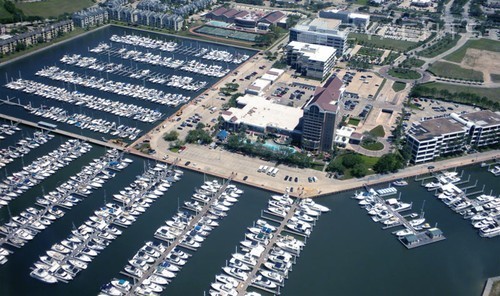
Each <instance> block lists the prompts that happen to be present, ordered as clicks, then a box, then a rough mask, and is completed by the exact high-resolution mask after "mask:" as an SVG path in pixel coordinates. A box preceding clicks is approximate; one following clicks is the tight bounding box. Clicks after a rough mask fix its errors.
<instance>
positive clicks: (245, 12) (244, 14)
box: [234, 10, 248, 18]
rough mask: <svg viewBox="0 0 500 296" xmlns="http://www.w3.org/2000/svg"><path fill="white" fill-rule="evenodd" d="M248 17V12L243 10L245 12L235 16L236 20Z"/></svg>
mask: <svg viewBox="0 0 500 296" xmlns="http://www.w3.org/2000/svg"><path fill="white" fill-rule="evenodd" d="M246 15H248V11H245V10H243V11H240V12H238V13H237V14H235V15H234V18H239V17H244V16H246Z"/></svg>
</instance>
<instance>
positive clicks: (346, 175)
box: [332, 153, 379, 180]
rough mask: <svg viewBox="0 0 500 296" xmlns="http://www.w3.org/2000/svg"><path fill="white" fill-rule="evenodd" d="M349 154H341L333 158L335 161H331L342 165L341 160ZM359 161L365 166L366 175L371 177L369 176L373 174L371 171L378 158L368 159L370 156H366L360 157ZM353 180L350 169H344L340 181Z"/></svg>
mask: <svg viewBox="0 0 500 296" xmlns="http://www.w3.org/2000/svg"><path fill="white" fill-rule="evenodd" d="M349 154H350V153H346V154H341V155H339V156H337V157H335V159H334V160H333V161H332V162H333V163H337V164H342V160H343V158H344V157H345V156H346V155H349ZM360 156H361V161H362V163H363V164H364V165H365V166H366V168H367V169H368V170H367V175H371V174H374V171H373V169H372V168H373V166H374V165H375V164H376V163H377V161H378V159H379V158H378V157H370V156H366V155H361V154H360ZM351 178H353V176H352V175H351V169H347V168H346V169H345V170H344V177H343V178H342V180H345V179H351Z"/></svg>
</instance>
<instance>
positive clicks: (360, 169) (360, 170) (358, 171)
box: [351, 163, 368, 178]
mask: <svg viewBox="0 0 500 296" xmlns="http://www.w3.org/2000/svg"><path fill="white" fill-rule="evenodd" d="M367 173H368V169H367V168H366V166H365V165H364V164H363V163H357V164H355V165H354V167H353V168H352V169H351V175H353V176H354V177H356V178H362V177H364V176H366V174H367Z"/></svg>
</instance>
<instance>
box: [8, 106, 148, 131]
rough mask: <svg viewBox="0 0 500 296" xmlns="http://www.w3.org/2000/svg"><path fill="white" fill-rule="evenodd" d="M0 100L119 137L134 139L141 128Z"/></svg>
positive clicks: (50, 108) (54, 108)
mask: <svg viewBox="0 0 500 296" xmlns="http://www.w3.org/2000/svg"><path fill="white" fill-rule="evenodd" d="M0 102H1V103H3V104H7V105H12V106H17V107H21V108H22V109H23V110H25V111H26V112H28V113H30V114H33V115H36V116H39V117H42V118H48V119H51V120H53V121H56V122H63V123H67V124H69V125H74V126H76V127H78V128H79V129H88V130H91V131H94V132H98V133H102V134H109V135H112V136H117V137H120V138H128V139H129V140H134V139H136V138H137V136H138V135H139V134H140V133H141V132H142V130H140V129H138V128H135V127H129V126H125V125H123V124H120V125H118V124H117V123H116V122H111V121H107V120H104V119H100V118H92V117H90V116H88V115H85V114H79V113H74V114H68V112H67V111H66V110H65V109H63V108H60V107H47V106H45V105H40V106H39V107H34V106H32V105H31V102H30V103H28V104H26V105H23V104H21V103H20V102H19V100H18V102H17V103H16V102H14V101H12V100H9V99H6V100H0ZM4 117H5V116H4ZM10 118H12V117H10Z"/></svg>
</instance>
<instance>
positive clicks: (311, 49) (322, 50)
mask: <svg viewBox="0 0 500 296" xmlns="http://www.w3.org/2000/svg"><path fill="white" fill-rule="evenodd" d="M287 46H290V47H293V49H295V50H297V51H299V52H300V53H302V54H303V55H304V56H307V57H308V58H309V60H311V61H318V62H326V61H328V59H330V58H331V57H332V56H334V55H335V52H336V51H337V50H336V49H335V48H333V47H330V46H324V45H317V44H310V43H304V42H299V41H292V42H290V43H288V45H287Z"/></svg>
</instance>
